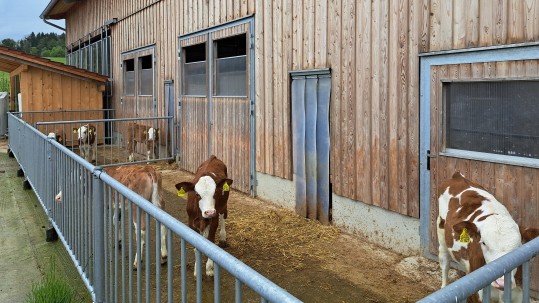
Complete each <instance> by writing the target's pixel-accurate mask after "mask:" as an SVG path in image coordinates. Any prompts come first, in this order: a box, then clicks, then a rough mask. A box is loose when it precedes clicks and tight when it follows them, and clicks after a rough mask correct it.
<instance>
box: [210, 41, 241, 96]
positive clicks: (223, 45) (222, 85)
mask: <svg viewBox="0 0 539 303" xmlns="http://www.w3.org/2000/svg"><path fill="white" fill-rule="evenodd" d="M246 39H247V36H246V35H245V34H241V35H237V36H233V37H229V38H224V39H220V40H216V41H215V47H216V49H217V60H216V69H215V95H216V96H246V95H247V41H246Z"/></svg>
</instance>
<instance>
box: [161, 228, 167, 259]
mask: <svg viewBox="0 0 539 303" xmlns="http://www.w3.org/2000/svg"><path fill="white" fill-rule="evenodd" d="M167 258H168V251H167V227H166V226H164V225H163V224H161V264H165V263H167Z"/></svg>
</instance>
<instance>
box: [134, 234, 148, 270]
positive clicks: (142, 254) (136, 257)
mask: <svg viewBox="0 0 539 303" xmlns="http://www.w3.org/2000/svg"><path fill="white" fill-rule="evenodd" d="M133 225H135V241H137V245H139V243H138V239H137V234H138V226H137V224H136V223H133ZM145 238H146V231H145V230H143V229H141V231H140V262H141V263H142V257H143V256H144V251H143V250H144V244H145V243H144V239H145ZM137 247H139V246H137ZM137 265H138V253H137V252H135V261H133V268H134V269H135V270H136V269H137Z"/></svg>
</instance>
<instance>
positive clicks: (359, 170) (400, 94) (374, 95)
mask: <svg viewBox="0 0 539 303" xmlns="http://www.w3.org/2000/svg"><path fill="white" fill-rule="evenodd" d="M256 11H257V12H263V14H260V15H257V16H256V18H255V22H256V24H255V30H256V35H255V47H256V59H255V65H256V66H255V69H256V70H257V73H256V88H257V89H256V104H257V113H256V118H257V121H256V123H257V135H256V165H257V170H258V171H261V172H263V173H267V174H270V175H275V176H278V177H282V178H285V179H292V174H293V172H292V162H291V159H292V157H291V150H292V148H293V146H291V129H290V128H291V121H290V110H291V109H290V77H289V74H288V72H289V71H290V70H305V69H316V68H325V67H329V68H331V77H332V87H331V100H330V103H331V104H330V121H331V122H330V136H331V138H330V140H331V143H330V144H331V155H330V161H331V168H330V169H331V182H332V184H333V192H334V193H336V194H338V195H340V196H344V197H348V198H351V199H353V200H358V201H362V202H365V203H368V204H372V205H376V206H379V207H382V208H385V209H390V210H392V211H396V212H399V213H402V214H406V215H410V216H414V217H418V216H419V185H418V184H419V172H418V152H419V151H418V140H419V124H418V123H419V122H418V121H419V113H418V109H419V103H418V102H419V87H418V83H419V74H418V66H419V60H418V53H419V52H420V50H425V47H424V46H422V45H423V44H424V42H423V41H422V40H421V39H422V37H423V36H424V35H425V32H424V28H426V26H425V27H423V26H422V24H423V22H424V20H427V21H428V19H425V18H426V17H425V16H428V13H429V12H428V10H427V7H426V6H425V5H424V3H423V2H421V1H352V0H344V1H315V0H300V1H271V2H268V1H262V0H257V1H256ZM425 22H426V21H425ZM283 155H285V156H283Z"/></svg>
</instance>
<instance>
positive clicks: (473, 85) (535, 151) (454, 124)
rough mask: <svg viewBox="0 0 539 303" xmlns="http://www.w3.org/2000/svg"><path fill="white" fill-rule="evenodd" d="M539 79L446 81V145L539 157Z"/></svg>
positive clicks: (518, 155) (471, 149)
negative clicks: (538, 92)
mask: <svg viewBox="0 0 539 303" xmlns="http://www.w3.org/2000/svg"><path fill="white" fill-rule="evenodd" d="M538 90H539V81H492V82H452V83H445V84H444V91H445V93H446V95H445V96H446V98H445V123H446V147H447V148H453V149H461V150H469V151H477V152H485V153H492V154H500V155H509V156H517V157H526V158H539V119H538V117H539V95H538V94H537V91H538Z"/></svg>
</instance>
